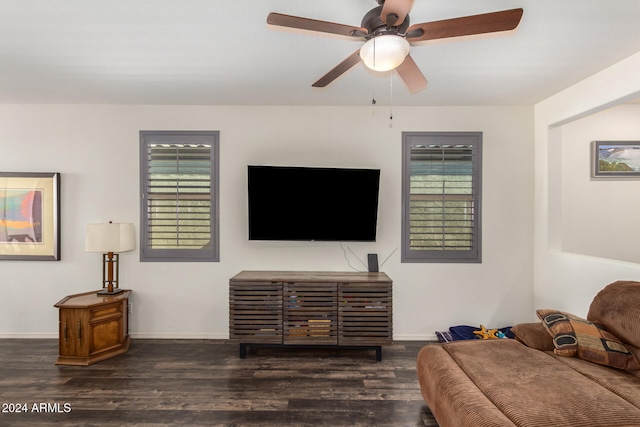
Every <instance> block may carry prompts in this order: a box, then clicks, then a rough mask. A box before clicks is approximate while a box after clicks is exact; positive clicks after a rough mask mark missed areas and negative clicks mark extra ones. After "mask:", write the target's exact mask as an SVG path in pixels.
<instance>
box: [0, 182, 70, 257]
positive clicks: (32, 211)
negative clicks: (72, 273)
mask: <svg viewBox="0 0 640 427" xmlns="http://www.w3.org/2000/svg"><path fill="white" fill-rule="evenodd" d="M0 260H20V261H58V260H60V174H59V173H57V172H52V173H40V172H26V173H17V172H0Z"/></svg>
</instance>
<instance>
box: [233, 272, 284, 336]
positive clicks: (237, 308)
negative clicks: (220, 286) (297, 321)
mask: <svg viewBox="0 0 640 427" xmlns="http://www.w3.org/2000/svg"><path fill="white" fill-rule="evenodd" d="M229 338H231V339H235V340H238V342H240V343H252V344H282V284H281V283H269V282H258V283H251V282H246V283H243V282H231V283H230V284H229Z"/></svg>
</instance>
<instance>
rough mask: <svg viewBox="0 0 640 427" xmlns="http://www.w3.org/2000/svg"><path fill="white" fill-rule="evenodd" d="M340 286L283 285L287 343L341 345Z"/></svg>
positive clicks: (331, 284)
mask: <svg viewBox="0 0 640 427" xmlns="http://www.w3.org/2000/svg"><path fill="white" fill-rule="evenodd" d="M337 287H338V284H337V283H310V282H304V283H284V284H283V302H282V305H283V313H284V331H283V343H284V344H298V345H307V344H308V345H318V344H321V345H336V344H338V316H337V314H338V313H337V298H336V296H337V295H336V290H337Z"/></svg>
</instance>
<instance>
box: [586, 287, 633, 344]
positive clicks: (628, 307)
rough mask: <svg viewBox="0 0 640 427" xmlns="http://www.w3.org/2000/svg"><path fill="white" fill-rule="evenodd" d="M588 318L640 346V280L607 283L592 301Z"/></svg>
mask: <svg viewBox="0 0 640 427" xmlns="http://www.w3.org/2000/svg"><path fill="white" fill-rule="evenodd" d="M587 319H588V320H590V321H592V322H594V323H597V324H601V325H603V326H604V328H605V329H606V330H607V331H609V332H611V333H612V334H614V335H615V336H616V337H618V338H620V340H622V341H623V342H624V343H627V344H631V345H633V346H634V347H640V282H632V281H621V280H620V281H617V282H613V283H611V284H609V285H607V286H606V287H605V288H604V289H602V290H601V291H600V292H599V293H598V294H597V295H596V296H595V298H594V299H593V301H592V302H591V306H590V307H589V313H588V314H587Z"/></svg>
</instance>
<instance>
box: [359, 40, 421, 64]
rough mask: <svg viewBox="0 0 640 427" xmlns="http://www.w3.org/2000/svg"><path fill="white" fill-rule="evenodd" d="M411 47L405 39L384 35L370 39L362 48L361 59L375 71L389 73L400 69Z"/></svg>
mask: <svg viewBox="0 0 640 427" xmlns="http://www.w3.org/2000/svg"><path fill="white" fill-rule="evenodd" d="M410 48H411V46H410V45H409V42H408V41H407V39H405V38H404V37H401V36H398V35H395V34H383V35H381V36H377V37H373V38H372V39H369V40H368V41H367V42H366V43H365V44H364V45H363V46H362V47H361V48H360V58H362V62H364V65H366V66H367V67H368V68H370V69H372V70H373V71H389V70H393V69H395V68H397V67H399V66H400V65H401V64H402V63H403V62H404V59H405V58H406V57H407V55H408V54H409V50H410Z"/></svg>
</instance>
